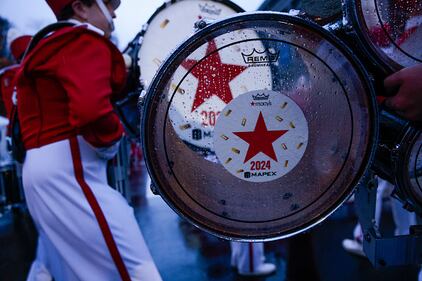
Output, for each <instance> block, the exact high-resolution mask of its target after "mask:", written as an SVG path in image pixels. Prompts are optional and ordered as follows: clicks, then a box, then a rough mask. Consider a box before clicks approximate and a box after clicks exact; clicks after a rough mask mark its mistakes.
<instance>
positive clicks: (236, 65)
mask: <svg viewBox="0 0 422 281" xmlns="http://www.w3.org/2000/svg"><path fill="white" fill-rule="evenodd" d="M245 36H248V37H250V38H254V37H258V35H257V34H256V33H254V32H253V31H250V30H244V31H242V32H238V33H236V34H233V35H231V38H229V37H228V36H226V35H222V36H220V37H219V38H218V39H215V40H211V41H209V42H208V43H206V44H204V45H203V46H201V47H200V48H198V50H197V51H196V52H195V53H193V54H192V55H190V56H189V58H187V59H185V60H184V61H183V62H182V64H181V67H179V68H178V69H177V71H176V72H175V74H174V77H173V81H174V82H173V83H172V85H171V89H172V90H174V91H175V94H174V95H173V96H169V99H171V101H172V103H171V107H170V111H169V117H170V120H171V123H172V125H173V127H174V130H175V131H176V133H177V134H178V135H179V136H180V138H181V139H183V140H184V141H186V142H187V143H189V144H190V145H193V146H195V147H196V148H198V149H201V150H207V151H210V152H214V146H213V138H214V127H215V124H216V121H217V118H218V117H219V115H220V114H221V111H222V110H223V108H224V107H225V106H226V105H227V104H228V103H230V102H231V101H232V100H233V99H234V98H236V97H237V96H239V95H241V94H243V93H245V92H248V91H252V90H259V89H270V88H271V84H272V80H271V68H270V62H269V61H268V62H267V63H265V64H260V67H251V64H250V63H248V61H247V60H246V59H245V54H252V53H253V52H256V50H259V51H260V52H262V56H268V54H267V53H266V49H265V47H264V46H263V44H262V42H261V41H260V40H254V41H248V42H243V43H242V41H240V42H236V43H229V42H231V41H235V40H236V39H242V38H243V37H245ZM223 44H224V45H223ZM271 63H276V61H274V62H271ZM257 77H260V79H256V78H257ZM180 80H182V82H181V83H180V82H179V83H178V82H177V81H180Z"/></svg>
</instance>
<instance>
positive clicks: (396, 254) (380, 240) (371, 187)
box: [355, 173, 422, 268]
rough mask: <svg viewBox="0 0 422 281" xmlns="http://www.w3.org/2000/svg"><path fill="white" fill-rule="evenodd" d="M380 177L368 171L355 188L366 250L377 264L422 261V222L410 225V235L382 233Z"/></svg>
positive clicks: (388, 264) (370, 259)
mask: <svg viewBox="0 0 422 281" xmlns="http://www.w3.org/2000/svg"><path fill="white" fill-rule="evenodd" d="M376 196H377V180H376V178H375V177H374V175H373V174H372V173H371V174H368V175H366V176H365V177H364V178H363V179H362V181H361V182H360V184H359V185H358V187H357V190H356V192H355V202H356V211H357V214H358V217H359V222H360V224H361V226H362V230H363V251H364V252H365V255H366V256H367V258H368V259H369V261H370V262H371V263H372V265H373V266H375V267H376V268H381V267H387V266H402V265H413V264H414V265H419V264H422V248H421V247H420V245H421V244H422V225H416V226H411V227H410V234H409V235H401V236H395V237H383V236H382V234H381V233H380V231H379V229H378V227H377V226H376V224H375V219H374V214H375V204H376Z"/></svg>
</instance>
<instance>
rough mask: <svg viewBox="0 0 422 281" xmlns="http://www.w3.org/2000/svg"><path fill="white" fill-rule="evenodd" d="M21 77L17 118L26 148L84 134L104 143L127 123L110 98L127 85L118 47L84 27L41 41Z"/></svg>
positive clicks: (113, 138)
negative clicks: (122, 119) (123, 120)
mask: <svg viewBox="0 0 422 281" xmlns="http://www.w3.org/2000/svg"><path fill="white" fill-rule="evenodd" d="M21 66H22V68H21V69H20V71H19V73H18V77H17V98H18V116H19V121H20V125H21V131H22V138H23V142H24V145H25V148H26V149H31V148H38V147H41V146H43V145H46V144H50V143H53V142H57V141H60V140H64V139H67V138H70V137H73V136H76V135H82V136H83V137H84V138H85V139H86V140H87V141H88V142H89V143H90V144H92V145H93V146H96V147H104V146H108V145H111V144H113V143H114V142H116V141H117V140H118V139H120V137H121V135H122V133H123V127H122V125H121V124H120V120H119V118H118V116H117V115H116V113H115V112H114V111H113V107H112V104H111V99H113V98H116V97H117V95H118V94H119V93H120V92H121V90H122V89H123V87H124V84H125V79H126V69H125V64H124V61H123V57H122V55H121V53H120V52H119V50H118V49H117V48H116V47H115V46H114V45H113V44H112V43H111V42H110V41H109V40H108V39H106V38H104V37H103V36H101V35H100V34H97V33H96V32H94V31H91V30H88V29H87V27H86V26H83V25H82V26H77V27H65V28H62V29H60V30H59V31H56V32H55V33H53V34H52V35H50V36H48V37H47V38H45V39H43V40H41V41H40V42H39V43H38V45H37V46H36V47H35V48H34V49H33V50H32V51H31V52H30V53H29V55H27V56H26V57H25V59H24V60H23V62H22V64H21Z"/></svg>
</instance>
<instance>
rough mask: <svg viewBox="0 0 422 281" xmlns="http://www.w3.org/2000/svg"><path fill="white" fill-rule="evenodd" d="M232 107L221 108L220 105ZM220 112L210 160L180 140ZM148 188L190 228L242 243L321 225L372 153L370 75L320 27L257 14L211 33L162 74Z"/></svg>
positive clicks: (148, 116) (150, 99)
mask: <svg viewBox="0 0 422 281" xmlns="http://www.w3.org/2000/svg"><path fill="white" fill-rule="evenodd" d="M221 101H227V102H224V103H223V102H221ZM217 103H218V104H219V105H218V106H219V109H218V110H219V111H220V114H219V115H218V118H217V119H216V124H215V126H214V127H213V128H212V129H210V131H209V132H210V135H211V137H210V138H209V139H208V142H209V144H208V145H209V146H208V147H209V149H210V151H212V152H214V153H215V156H214V157H213V158H211V157H210V155H209V154H208V155H203V154H199V153H197V151H195V149H192V146H191V145H190V144H192V143H194V144H195V141H196V139H197V135H196V134H195V133H194V132H191V133H190V134H188V133H185V131H188V130H189V129H191V128H192V127H193V126H194V125H193V124H198V123H200V122H202V120H203V119H202V116H201V114H199V115H198V114H179V113H177V112H181V111H180V110H179V109H180V108H181V107H182V108H183V107H185V110H186V111H185V112H186V113H189V112H190V113H193V112H195V110H196V109H198V108H201V107H202V109H203V110H206V109H207V108H209V107H211V108H212V107H213V106H216V104H217ZM143 104H144V108H143V114H142V116H143V118H142V127H141V128H142V132H141V136H142V143H143V150H144V152H145V160H146V164H147V167H148V170H149V173H150V176H151V179H152V184H153V185H154V186H155V188H156V190H157V191H158V192H159V194H160V195H161V196H162V197H163V199H164V200H165V201H166V202H167V203H168V204H169V205H170V206H171V207H172V208H173V209H174V210H175V211H176V212H177V213H179V214H180V215H181V216H183V217H185V218H186V219H188V220H189V221H191V222H192V223H193V224H194V225H197V226H198V227H200V228H202V229H204V230H206V231H209V232H211V233H213V234H215V235H217V236H220V237H224V238H228V239H235V240H241V241H267V240H274V239H279V238H285V237H288V236H291V235H294V234H296V233H300V232H302V231H305V230H306V229H308V228H310V227H312V226H314V225H316V224H317V223H319V222H321V221H322V220H324V219H325V218H326V217H327V216H329V215H330V214H331V213H332V212H334V211H335V210H336V209H337V208H338V207H339V206H340V205H341V204H342V202H344V200H345V199H346V198H347V197H348V196H349V195H350V194H351V193H352V191H353V188H354V186H355V185H356V184H357V182H358V181H359V179H360V178H361V176H362V174H363V173H364V172H365V171H366V169H367V167H368V165H369V163H370V162H371V160H372V158H373V154H374V150H375V149H374V148H375V147H374V144H375V140H376V135H377V124H378V120H377V114H376V108H375V99H374V92H373V88H372V85H371V83H370V82H369V80H368V75H367V73H366V72H365V70H364V68H363V67H362V66H361V65H360V64H359V61H358V60H357V59H356V58H355V56H354V55H353V54H352V53H351V52H350V51H349V49H348V48H347V47H346V46H345V45H344V44H343V43H342V42H341V41H339V40H338V39H336V38H335V37H334V36H333V35H332V34H331V33H329V32H327V31H326V30H324V29H323V28H321V27H320V26H318V25H316V24H314V23H312V22H310V21H307V20H304V19H301V18H298V17H294V16H291V15H287V14H281V13H270V12H262V13H261V12H256V13H245V14H242V15H238V16H233V17H231V18H228V19H225V20H222V21H219V22H216V23H213V24H211V25H209V26H207V27H205V28H204V29H202V30H200V31H198V32H197V33H196V34H194V35H193V36H192V37H191V38H189V39H188V40H187V41H186V42H184V43H183V44H182V45H180V46H179V47H178V48H177V49H176V50H175V51H174V52H173V54H172V55H171V56H170V57H169V58H168V59H167V60H166V61H165V62H164V63H163V66H162V67H161V68H160V70H159V72H158V74H157V75H156V76H155V78H154V80H153V81H152V83H151V85H150V87H149V90H148V92H147V96H146V98H145V100H144V102H143Z"/></svg>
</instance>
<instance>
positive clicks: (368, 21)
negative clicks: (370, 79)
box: [344, 0, 422, 81]
mask: <svg viewBox="0 0 422 281" xmlns="http://www.w3.org/2000/svg"><path fill="white" fill-rule="evenodd" d="M344 12H345V19H346V33H347V36H349V38H350V39H352V41H353V42H357V43H358V45H359V46H360V47H359V48H358V50H360V52H363V54H364V56H365V60H367V61H370V62H371V63H372V66H371V65H370V64H368V67H369V68H370V69H371V71H372V72H373V73H375V74H379V75H381V81H382V80H383V78H384V76H385V75H388V74H391V73H393V72H396V71H398V70H400V69H402V68H403V67H408V66H412V65H415V64H418V63H422V1H420V0H346V1H345V4H344ZM355 44H356V43H355Z"/></svg>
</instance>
